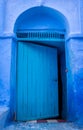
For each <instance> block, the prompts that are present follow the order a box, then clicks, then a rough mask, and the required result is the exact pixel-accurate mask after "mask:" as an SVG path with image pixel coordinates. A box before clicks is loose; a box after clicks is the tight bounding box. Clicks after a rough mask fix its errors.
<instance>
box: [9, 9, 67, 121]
mask: <svg viewBox="0 0 83 130" xmlns="http://www.w3.org/2000/svg"><path fill="white" fill-rule="evenodd" d="M57 16H58V17H57ZM33 19H34V22H33ZM48 21H49V22H48ZM64 21H65V20H64V18H63V16H62V15H61V14H60V13H58V12H57V11H55V10H53V9H51V8H48V7H34V8H31V9H29V10H27V11H25V12H24V13H22V14H21V15H20V16H19V18H18V19H17V20H16V23H15V28H14V32H15V34H16V41H17V42H16V50H17V48H18V43H20V42H23V43H27V42H29V43H31V42H32V43H33V44H34V45H37V46H43V47H46V48H56V49H57V59H58V61H57V64H58V75H57V76H58V89H59V91H61V92H58V95H59V99H58V100H59V101H58V103H59V102H60V103H59V108H58V111H59V109H60V112H61V115H60V112H59V115H60V116H61V117H62V118H64V119H66V116H67V97H66V96H67V91H66V89H67V88H66V87H67V86H66V73H65V68H66V63H65V62H66V61H65V34H66V30H65V29H66V26H65V24H66V23H65V22H64ZM56 49H55V50H56ZM16 52H17V51H16ZM17 54H18V53H16V54H15V56H16V59H17ZM16 64H17V60H16ZM16 73H17V71H16ZM13 82H14V81H13ZM16 86H17V85H16ZM16 92H17V88H16ZM16 92H15V95H16ZM11 98H12V97H11ZM16 100H17V99H16V96H15V97H14V101H15V105H14V109H13V111H12V113H16ZM11 104H12V103H11ZM56 115H58V114H56Z"/></svg>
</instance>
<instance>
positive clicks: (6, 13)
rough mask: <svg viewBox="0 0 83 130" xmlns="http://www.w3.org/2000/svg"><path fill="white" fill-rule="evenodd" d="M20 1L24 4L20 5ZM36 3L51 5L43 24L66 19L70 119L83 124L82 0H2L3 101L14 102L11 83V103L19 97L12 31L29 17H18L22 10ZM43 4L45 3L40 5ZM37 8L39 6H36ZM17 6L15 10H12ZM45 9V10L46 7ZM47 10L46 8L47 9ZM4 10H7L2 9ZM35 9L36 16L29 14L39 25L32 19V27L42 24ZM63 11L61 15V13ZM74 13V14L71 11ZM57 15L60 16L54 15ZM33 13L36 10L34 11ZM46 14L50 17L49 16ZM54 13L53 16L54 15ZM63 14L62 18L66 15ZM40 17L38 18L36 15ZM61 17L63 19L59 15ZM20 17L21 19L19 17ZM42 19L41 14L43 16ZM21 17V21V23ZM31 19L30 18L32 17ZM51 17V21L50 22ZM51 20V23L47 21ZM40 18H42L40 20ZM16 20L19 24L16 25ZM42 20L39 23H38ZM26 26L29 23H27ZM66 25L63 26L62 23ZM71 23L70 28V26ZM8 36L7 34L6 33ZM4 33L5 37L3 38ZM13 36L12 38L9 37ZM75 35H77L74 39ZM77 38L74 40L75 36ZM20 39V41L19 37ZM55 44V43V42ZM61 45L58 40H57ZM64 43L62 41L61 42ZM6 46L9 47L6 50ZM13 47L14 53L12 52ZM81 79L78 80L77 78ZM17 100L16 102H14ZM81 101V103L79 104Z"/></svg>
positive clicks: (0, 91)
mask: <svg viewBox="0 0 83 130" xmlns="http://www.w3.org/2000/svg"><path fill="white" fill-rule="evenodd" d="M19 5H20V6H19ZM32 5H33V6H34V7H36V6H40V5H43V6H47V8H48V9H45V10H44V11H45V12H46V14H45V13H44V17H43V15H42V12H41V11H40V12H41V15H42V18H43V19H44V20H45V25H44V22H42V26H41V28H44V27H45V28H48V29H49V28H51V27H52V28H55V27H54V26H56V25H57V27H59V26H60V24H59V23H61V21H62V23H61V25H64V23H66V24H65V25H64V27H65V29H66V30H67V31H68V32H67V33H68V34H67V35H68V39H69V41H66V44H65V48H66V68H68V73H67V119H68V120H71V121H77V122H79V123H80V124H82V121H83V115H82V114H83V111H82V108H83V106H82V104H83V103H82V102H83V98H82V93H83V92H82V91H83V89H82V86H83V82H82V80H81V79H82V76H83V73H82V72H83V69H82V68H83V66H82V61H83V58H82V57H83V55H82V48H83V45H82V41H83V34H82V33H83V17H82V16H83V13H82V12H83V11H82V10H83V2H82V0H81V1H79V0H76V1H74V0H68V1H66V0H62V1H59V0H58V1H57V0H56V1H49V0H46V1H45V2H43V1H34V0H29V1H21V2H20V1H16V0H14V1H13V0H12V1H6V2H4V1H3V0H0V12H1V13H0V18H1V20H0V105H6V106H8V105H9V104H10V86H11V91H12V93H11V95H12V94H13V95H12V98H11V100H12V101H11V103H12V102H13V101H15V98H14V95H15V91H13V90H15V82H14V81H15V64H14V63H16V61H15V55H16V52H14V51H16V50H15V49H16V47H15V46H12V47H11V45H13V44H12V38H13V36H12V37H11V36H10V35H11V33H13V28H15V30H17V29H18V27H19V25H22V24H21V23H22V20H23V18H24V19H25V20H26V19H28V18H25V17H24V16H23V18H22V17H20V18H21V19H19V20H18V18H19V16H21V14H22V13H23V12H24V11H25V10H27V11H29V10H28V9H29V8H32ZM40 7H41V6H40ZM49 8H51V9H53V10H55V12H57V11H58V14H57V13H56V14H55V13H53V15H52V12H51V13H50V11H49ZM34 9H35V8H34ZM12 10H13V11H12ZM31 10H32V9H31ZM42 11H43V10H42ZM44 11H43V12H44ZM2 12H3V13H2ZM31 12H32V13H34V14H35V15H34V17H33V19H32V18H31V17H30V15H28V16H29V18H30V19H31V20H34V21H35V24H36V22H37V24H36V26H35V25H34V24H33V23H32V22H31V24H30V21H29V26H30V28H31V26H33V28H36V27H37V28H40V23H38V20H37V17H36V14H37V16H38V18H40V16H39V12H37V11H36V12H34V11H31ZM47 12H48V14H50V18H51V19H53V21H52V20H50V18H49V16H48V15H47ZM59 14H61V15H59ZM71 14H72V15H71ZM54 15H56V16H57V18H56V16H54ZM32 16H33V14H32ZM46 16H48V17H47V19H46ZM51 16H52V17H51ZM61 16H62V17H63V18H62V17H61ZM35 18H36V19H35ZM58 18H59V19H58ZM16 19H17V20H16ZM40 19H41V18H40ZM56 19H57V21H58V22H59V23H57V22H56V24H55V23H54V20H55V21H56ZM63 19H64V20H63ZM20 20H21V23H20ZM28 20H29V19H28ZM48 20H49V21H50V22H49V23H48ZM15 21H16V22H17V21H19V22H17V23H20V24H17V25H16V24H15ZM46 21H47V23H46ZM66 21H68V23H69V26H68V24H67V22H66ZM39 22H41V21H40V20H39ZM14 24H15V27H14ZM38 24H39V26H38ZM26 26H27V27H29V26H28V25H26ZM22 27H23V26H20V27H19V28H22ZM24 27H25V26H24ZM60 27H61V28H62V26H60ZM68 27H69V28H68ZM70 34H80V37H81V38H79V37H77V38H76V39H75V37H74V36H72V38H71V35H70ZM5 36H6V37H5ZM2 37H3V39H2ZM9 37H10V38H9ZM73 38H74V39H73ZM71 39H73V40H71ZM15 43H16V41H15ZM53 44H54V43H53ZM57 45H58V44H57ZM61 45H62V43H61ZM59 48H60V46H59ZM4 50H6V51H4ZM11 50H13V51H12V53H11ZM13 56H14V59H13V58H12V64H13V66H12V64H11V63H10V62H11V57H13ZM10 66H12V67H11V68H12V69H11V70H12V72H11V80H12V83H11V84H12V85H10ZM77 79H78V80H77ZM78 84H79V89H78ZM12 87H13V88H12ZM13 104H14V103H13ZM79 104H80V105H79ZM14 107H15V106H14V105H11V110H12V111H14V110H15V108H14Z"/></svg>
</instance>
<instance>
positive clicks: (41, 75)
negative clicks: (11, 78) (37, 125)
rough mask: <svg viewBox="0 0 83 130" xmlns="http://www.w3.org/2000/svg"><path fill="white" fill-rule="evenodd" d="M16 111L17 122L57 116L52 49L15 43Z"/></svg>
mask: <svg viewBox="0 0 83 130" xmlns="http://www.w3.org/2000/svg"><path fill="white" fill-rule="evenodd" d="M16 111H17V112H16V118H17V120H21V121H26V120H36V119H42V118H52V117H56V116H58V72H57V50H56V48H50V47H46V46H39V45H36V44H32V43H28V42H27V43H25V42H19V43H18V50H17V110H16Z"/></svg>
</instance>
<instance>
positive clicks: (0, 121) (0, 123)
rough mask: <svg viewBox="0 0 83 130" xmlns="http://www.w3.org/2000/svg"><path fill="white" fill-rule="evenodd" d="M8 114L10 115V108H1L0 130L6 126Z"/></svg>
mask: <svg viewBox="0 0 83 130" xmlns="http://www.w3.org/2000/svg"><path fill="white" fill-rule="evenodd" d="M8 113H9V108H8V107H5V106H0V130H2V129H3V127H4V125H5V124H6V121H7V117H8Z"/></svg>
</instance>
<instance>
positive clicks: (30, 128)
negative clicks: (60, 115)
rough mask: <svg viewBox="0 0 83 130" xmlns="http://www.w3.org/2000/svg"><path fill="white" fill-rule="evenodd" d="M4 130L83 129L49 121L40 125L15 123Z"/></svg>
mask: <svg viewBox="0 0 83 130" xmlns="http://www.w3.org/2000/svg"><path fill="white" fill-rule="evenodd" d="M4 130H83V128H78V127H76V126H75V125H74V124H73V123H66V122H57V121H54V120H53V121H52V120H50V121H48V122H43V123H38V122H36V121H32V122H29V121H28V122H13V123H11V124H9V125H8V126H6V128H4Z"/></svg>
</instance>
